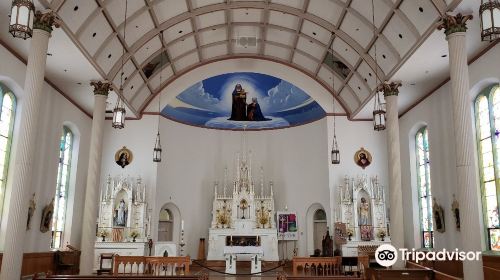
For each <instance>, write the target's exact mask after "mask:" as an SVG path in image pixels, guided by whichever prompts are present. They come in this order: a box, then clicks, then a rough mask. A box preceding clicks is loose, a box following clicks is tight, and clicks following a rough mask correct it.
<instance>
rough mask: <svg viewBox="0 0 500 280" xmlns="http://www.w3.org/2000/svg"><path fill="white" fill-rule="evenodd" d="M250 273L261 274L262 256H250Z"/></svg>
mask: <svg viewBox="0 0 500 280" xmlns="http://www.w3.org/2000/svg"><path fill="white" fill-rule="evenodd" d="M251 267H252V268H251V271H250V272H251V273H252V274H253V273H259V274H260V273H261V272H262V255H260V254H255V255H253V256H252V265H251Z"/></svg>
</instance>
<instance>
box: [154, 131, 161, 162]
mask: <svg viewBox="0 0 500 280" xmlns="http://www.w3.org/2000/svg"><path fill="white" fill-rule="evenodd" d="M153 162H161V142H160V132H159V131H158V134H156V141H155V147H154V148H153Z"/></svg>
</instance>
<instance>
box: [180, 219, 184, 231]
mask: <svg viewBox="0 0 500 280" xmlns="http://www.w3.org/2000/svg"><path fill="white" fill-rule="evenodd" d="M181 230H184V220H182V221H181Z"/></svg>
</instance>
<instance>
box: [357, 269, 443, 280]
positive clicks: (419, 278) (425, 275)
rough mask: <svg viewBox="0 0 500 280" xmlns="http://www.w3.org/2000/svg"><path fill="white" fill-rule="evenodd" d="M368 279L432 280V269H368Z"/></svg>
mask: <svg viewBox="0 0 500 280" xmlns="http://www.w3.org/2000/svg"><path fill="white" fill-rule="evenodd" d="M366 277H367V279H369V280H379V279H380V280H401V279H404V280H432V279H434V278H433V271H432V270H431V269H428V268H425V269H373V268H368V269H366Z"/></svg>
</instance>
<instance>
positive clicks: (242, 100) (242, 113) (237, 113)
mask: <svg viewBox="0 0 500 280" xmlns="http://www.w3.org/2000/svg"><path fill="white" fill-rule="evenodd" d="M232 97H233V103H232V106H231V117H230V118H229V120H232V121H246V120H247V93H246V92H245V90H244V89H243V87H241V84H237V85H236V86H235V87H234V90H233V93H232Z"/></svg>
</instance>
